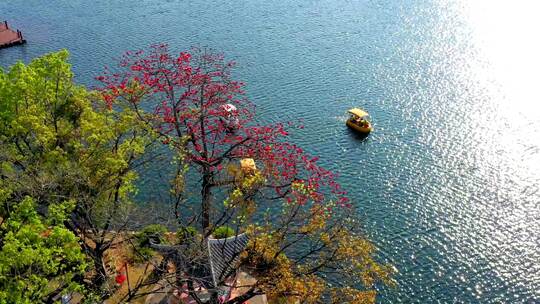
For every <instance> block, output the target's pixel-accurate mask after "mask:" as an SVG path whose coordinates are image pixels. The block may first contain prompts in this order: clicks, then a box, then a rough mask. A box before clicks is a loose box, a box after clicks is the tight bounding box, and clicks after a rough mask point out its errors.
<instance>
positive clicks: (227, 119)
mask: <svg viewBox="0 0 540 304" xmlns="http://www.w3.org/2000/svg"><path fill="white" fill-rule="evenodd" d="M222 108H223V110H225V112H226V114H225V116H224V117H220V118H219V120H220V121H221V123H222V124H223V125H225V128H226V129H227V133H234V132H236V130H237V129H238V128H239V127H240V120H239V119H238V117H237V116H238V110H237V109H236V107H235V106H234V105H232V104H230V103H228V104H225V105H223V106H222Z"/></svg>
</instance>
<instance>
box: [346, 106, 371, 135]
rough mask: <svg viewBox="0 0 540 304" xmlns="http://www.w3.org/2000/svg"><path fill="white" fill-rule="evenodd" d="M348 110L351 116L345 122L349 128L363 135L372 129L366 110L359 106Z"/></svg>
mask: <svg viewBox="0 0 540 304" xmlns="http://www.w3.org/2000/svg"><path fill="white" fill-rule="evenodd" d="M348 112H349V114H351V117H349V119H347V123H346V124H347V126H348V127H349V128H351V129H353V130H354V131H356V132H358V133H360V134H364V135H367V134H369V132H371V131H373V126H372V125H371V122H370V121H369V114H368V112H366V111H364V110H362V109H359V108H353V109H350V110H349V111H348Z"/></svg>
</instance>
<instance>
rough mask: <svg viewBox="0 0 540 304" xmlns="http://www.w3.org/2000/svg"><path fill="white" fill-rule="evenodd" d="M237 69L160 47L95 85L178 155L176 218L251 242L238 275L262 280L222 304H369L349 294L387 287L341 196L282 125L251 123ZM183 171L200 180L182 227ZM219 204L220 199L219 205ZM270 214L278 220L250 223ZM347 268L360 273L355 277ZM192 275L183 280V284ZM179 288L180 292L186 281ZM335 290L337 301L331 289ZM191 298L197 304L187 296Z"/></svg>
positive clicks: (204, 55) (127, 57)
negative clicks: (356, 302)
mask: <svg viewBox="0 0 540 304" xmlns="http://www.w3.org/2000/svg"><path fill="white" fill-rule="evenodd" d="M234 65H235V64H234V62H227V61H225V60H224V57H223V56H222V55H221V54H216V53H212V52H209V51H207V50H201V49H193V50H191V51H190V52H182V53H180V54H179V55H173V54H171V53H170V52H169V50H168V48H167V46H166V45H157V46H153V47H152V48H151V49H150V51H149V52H145V51H137V52H127V53H125V54H124V56H123V57H122V59H121V60H120V72H118V73H112V72H109V71H106V72H105V74H104V75H102V76H100V77H98V78H97V79H98V80H99V81H101V82H102V83H103V86H102V88H100V91H101V94H102V96H103V100H104V101H105V102H106V103H107V105H108V106H109V107H110V108H112V107H128V108H129V109H130V110H131V111H134V112H135V113H137V115H138V117H139V119H140V120H141V121H142V122H144V123H145V124H146V125H147V126H148V127H149V128H150V129H152V130H153V131H154V132H155V133H156V134H157V136H159V137H160V138H161V141H162V142H163V144H165V145H168V146H170V147H172V149H173V150H174V151H175V152H176V156H177V167H176V168H175V171H176V174H175V178H174V179H173V183H172V191H171V192H172V193H174V194H175V208H174V209H175V211H174V212H175V215H176V216H177V218H178V219H179V220H182V221H184V222H187V223H191V222H194V221H198V222H200V225H201V228H202V234H203V239H204V238H205V237H206V236H208V235H210V234H211V233H212V232H213V231H214V230H215V228H216V227H218V226H222V225H226V224H229V225H231V223H232V225H233V226H236V227H239V228H238V229H242V230H244V231H248V232H249V233H250V238H251V241H250V243H249V245H248V250H246V251H245V252H244V253H243V254H242V256H241V260H242V262H241V263H240V265H242V267H244V268H246V267H247V268H251V272H252V273H257V274H258V277H259V280H258V283H257V285H253V286H251V287H250V288H248V289H249V290H248V291H247V292H245V293H244V295H242V296H240V297H237V298H236V300H231V301H229V302H227V303H241V301H245V300H247V299H249V298H250V297H253V296H254V295H257V294H262V293H266V294H268V295H270V296H272V297H275V298H279V297H283V296H285V297H295V298H298V299H304V300H306V299H310V300H309V301H308V302H313V303H315V302H317V301H316V300H317V298H318V297H321V296H322V295H323V294H325V295H326V296H327V298H330V297H334V294H341V295H342V296H343V297H350V298H351V299H355V296H359V297H360V298H365V299H374V296H373V293H372V292H369V293H363V292H360V291H359V292H360V293H359V294H355V293H354V292H351V291H350V290H349V289H350V287H351V286H352V285H354V284H356V283H358V280H359V277H360V276H363V278H362V280H361V283H366V284H368V285H369V284H372V283H373V281H374V279H375V278H380V277H385V276H386V275H387V269H386V268H384V267H381V266H380V265H378V264H377V263H375V261H374V260H373V259H372V258H371V255H372V253H373V250H374V248H373V246H372V245H370V244H369V242H367V241H366V240H365V239H363V238H361V237H358V235H357V234H355V233H356V231H355V229H356V228H353V226H354V227H357V225H355V224H354V221H352V220H345V219H346V218H349V219H350V214H351V212H350V209H349V208H351V206H350V204H349V202H348V199H347V198H346V196H345V194H346V193H345V191H343V190H342V189H340V186H339V184H338V183H337V182H336V181H335V175H334V174H333V173H332V172H330V171H328V170H326V169H324V168H322V167H321V166H319V165H318V164H317V158H316V157H311V156H309V155H308V154H306V153H305V152H304V151H303V150H302V149H301V148H299V147H298V146H296V145H294V144H292V143H289V142H287V141H286V138H287V136H288V133H287V131H286V129H285V124H282V123H278V124H271V125H260V124H257V123H256V122H255V120H254V117H255V107H254V105H253V104H252V103H251V102H250V101H249V100H248V99H247V98H246V96H245V93H244V83H242V82H239V81H236V80H234V79H233V77H232V75H231V71H232V69H233V67H234ZM188 170H191V171H192V172H195V175H194V173H190V174H192V175H191V176H193V178H196V179H199V180H200V208H198V209H196V211H195V212H193V213H192V214H190V216H189V217H186V214H187V213H189V212H190V211H189V210H191V209H190V208H189V206H188V204H182V202H183V195H184V193H185V187H186V184H187V182H186V181H185V176H186V171H188ZM218 195H219V196H220V197H222V198H223V199H219V200H218V199H215V198H216V197H218ZM278 200H279V203H277V204H276V202H277V201H278ZM271 204H274V206H273V207H274V209H275V210H276V215H272V214H270V215H268V214H267V215H266V216H265V217H261V218H260V220H259V221H250V220H249V219H250V216H252V215H254V214H257V215H261V210H264V209H267V208H268V207H270V206H271ZM255 222H257V224H255ZM186 226H187V225H186ZM351 246H353V247H351ZM299 250H304V253H302V254H298V252H299ZM355 252H356V253H355ZM284 254H285V255H286V256H287V258H284ZM293 257H294V258H293ZM188 260H195V259H194V258H193V257H191V258H189V259H188ZM202 260H204V259H202ZM351 263H352V265H354V266H353V267H352V268H355V267H357V268H358V269H356V268H355V269H356V270H355V271H353V270H351ZM324 271H329V272H332V273H340V271H341V272H343V273H347V277H348V278H349V279H350V280H344V281H343V282H342V283H335V282H334V283H332V282H331V281H330V280H325V279H323V278H325V277H326V275H324V274H323V273H324ZM190 272H191V273H193V271H189V270H182V275H184V274H186V273H190ZM269 273H273V274H275V275H270V276H269V275H268V274H269ZM222 279H223V280H222V281H220V282H218V283H217V285H218V286H219V285H221V284H225V279H226V277H223V278H222ZM177 281H178V283H179V285H181V281H183V278H182V277H179V278H178V280H177ZM332 284H333V285H332ZM187 285H188V286H193V281H191V280H188V284H187ZM209 285H211V284H209ZM340 285H343V287H344V288H345V289H342V290H341V291H342V292H343V293H339V292H337V291H336V290H334V289H332V288H334V287H335V286H340ZM315 286H319V287H320V288H317V289H315ZM331 286H334V287H331ZM214 287H215V286H214ZM347 288H349V289H347ZM351 290H356V289H351ZM190 295H192V296H193V297H196V296H195V294H194V290H193V289H191V290H190ZM212 299H214V300H216V299H217V293H216V292H215V293H213V296H212ZM338 300H339V299H338ZM306 301H307V300H306ZM198 302H200V303H202V302H201V301H200V299H199V300H198Z"/></svg>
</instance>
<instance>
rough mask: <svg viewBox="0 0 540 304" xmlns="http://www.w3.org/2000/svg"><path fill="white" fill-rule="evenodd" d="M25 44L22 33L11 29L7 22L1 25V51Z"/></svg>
mask: <svg viewBox="0 0 540 304" xmlns="http://www.w3.org/2000/svg"><path fill="white" fill-rule="evenodd" d="M24 43H26V40H24V37H23V34H22V33H21V31H19V30H12V29H10V28H9V25H8V23H7V21H4V22H2V23H0V49H2V48H6V47H10V46H14V45H19V44H24Z"/></svg>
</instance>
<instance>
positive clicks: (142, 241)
mask: <svg viewBox="0 0 540 304" xmlns="http://www.w3.org/2000/svg"><path fill="white" fill-rule="evenodd" d="M166 232H167V227H165V226H163V225H159V224H152V225H148V226H146V227H144V228H143V229H142V230H141V231H139V232H138V233H137V234H136V235H135V238H136V243H135V248H133V250H134V251H135V254H134V256H133V260H134V262H136V263H142V262H145V261H148V260H150V259H151V258H152V257H153V256H154V250H153V249H152V248H150V242H152V243H157V244H163V243H167V240H166V239H165V233H166Z"/></svg>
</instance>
